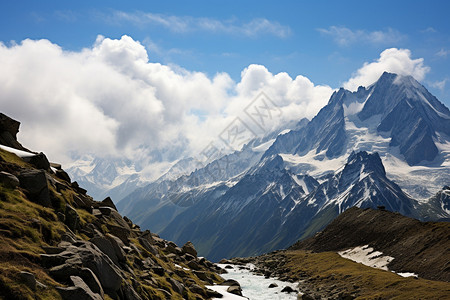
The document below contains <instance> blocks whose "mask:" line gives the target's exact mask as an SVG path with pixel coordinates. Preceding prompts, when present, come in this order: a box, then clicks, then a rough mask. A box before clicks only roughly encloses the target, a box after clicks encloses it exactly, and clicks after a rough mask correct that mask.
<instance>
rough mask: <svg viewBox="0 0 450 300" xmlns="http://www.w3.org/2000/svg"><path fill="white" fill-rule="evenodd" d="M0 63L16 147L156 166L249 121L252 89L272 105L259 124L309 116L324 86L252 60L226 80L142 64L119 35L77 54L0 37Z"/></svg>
mask: <svg viewBox="0 0 450 300" xmlns="http://www.w3.org/2000/svg"><path fill="white" fill-rule="evenodd" d="M0 65H1V66H2V72H0V94H1V95H2V97H1V98H0V105H1V107H2V112H4V113H6V114H8V115H10V116H11V117H13V118H16V119H18V120H20V121H21V122H22V127H21V132H20V133H19V138H20V140H21V141H22V142H23V144H24V145H26V146H27V147H29V148H31V149H34V150H36V151H43V152H45V153H47V154H48V156H49V157H50V159H51V160H53V161H59V162H63V163H64V162H66V163H68V162H70V161H71V160H72V159H73V157H76V156H77V155H82V154H86V153H91V154H94V155H96V156H100V157H110V156H123V157H127V158H131V159H136V158H139V159H140V160H141V159H143V160H145V159H147V160H148V161H151V162H158V163H161V162H167V161H172V160H175V159H177V158H179V157H180V156H182V155H185V156H187V155H191V156H195V155H196V154H197V153H199V152H200V151H201V150H202V149H203V148H204V147H205V146H206V145H207V144H208V143H210V142H212V141H216V140H218V136H219V134H220V133H221V132H222V131H223V130H224V128H226V126H227V125H229V124H230V122H232V121H233V120H234V119H235V118H236V117H240V118H242V120H244V121H245V122H250V120H246V119H245V115H244V114H243V109H244V108H245V107H247V106H248V105H249V104H250V103H252V100H253V99H254V97H255V96H256V95H258V93H260V92H261V91H264V92H265V93H266V94H267V95H268V96H269V97H270V99H271V100H272V101H273V103H274V104H275V105H276V106H277V107H278V108H279V110H280V111H281V114H280V115H279V116H278V117H277V118H274V119H273V120H271V121H270V122H271V123H270V124H269V126H268V127H267V128H265V130H270V129H273V128H276V127H277V126H278V125H280V124H282V123H284V122H289V121H293V120H299V119H300V118H302V117H309V118H311V117H313V116H314V115H315V114H316V113H317V112H318V110H319V109H320V108H321V107H322V106H323V105H325V104H326V102H327V100H328V98H329V96H330V95H331V93H332V91H333V90H332V88H330V87H328V86H317V85H314V84H313V83H312V82H311V81H310V80H309V79H308V78H306V77H303V76H297V77H296V78H291V77H290V76H289V75H288V74H287V73H279V74H272V73H271V72H270V71H269V70H267V69H266V68H265V67H264V66H261V65H250V66H248V67H247V68H246V69H245V70H243V71H242V74H241V80H240V81H239V82H234V81H233V80H232V79H231V78H230V76H229V75H228V74H226V73H218V74H216V75H215V76H213V77H208V76H207V75H206V74H204V73H201V72H190V71H188V70H185V69H183V68H181V67H174V66H167V65H162V64H159V63H150V62H149V60H148V53H147V50H146V49H145V47H144V46H143V45H142V44H141V43H140V42H138V41H135V40H133V39H132V38H131V37H129V36H123V37H122V38H120V39H109V38H105V37H102V36H99V37H98V38H97V40H96V41H95V43H94V44H93V46H92V47H89V48H86V49H83V50H81V51H77V52H71V51H66V50H63V49H62V48H61V47H59V46H58V45H56V44H54V43H51V42H50V41H48V40H28V39H27V40H24V41H22V42H21V43H20V44H13V45H5V44H2V43H0ZM255 131H256V129H255ZM262 133H264V132H262V131H261V130H260V132H258V134H262Z"/></svg>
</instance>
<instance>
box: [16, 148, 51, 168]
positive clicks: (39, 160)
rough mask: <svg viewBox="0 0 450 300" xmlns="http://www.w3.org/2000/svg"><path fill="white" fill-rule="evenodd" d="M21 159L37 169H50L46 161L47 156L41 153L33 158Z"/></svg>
mask: <svg viewBox="0 0 450 300" xmlns="http://www.w3.org/2000/svg"><path fill="white" fill-rule="evenodd" d="M22 159H23V160H24V161H26V162H27V163H29V164H32V165H33V166H35V167H36V168H38V169H42V170H48V169H50V162H49V161H48V159H47V156H45V154H44V153H42V152H41V153H39V154H36V155H33V156H27V157H23V158H22Z"/></svg>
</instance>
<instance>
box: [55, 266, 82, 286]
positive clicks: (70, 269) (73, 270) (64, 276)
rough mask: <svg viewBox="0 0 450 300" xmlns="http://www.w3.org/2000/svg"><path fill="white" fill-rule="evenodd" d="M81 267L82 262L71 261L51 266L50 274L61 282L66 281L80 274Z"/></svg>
mask: <svg viewBox="0 0 450 300" xmlns="http://www.w3.org/2000/svg"><path fill="white" fill-rule="evenodd" d="M80 268H81V264H76V263H70V262H69V263H64V264H62V265H59V266H55V267H52V268H50V270H49V272H48V273H49V274H50V276H52V278H54V279H56V280H58V281H60V282H65V281H68V279H69V277H70V276H72V275H79V273H80Z"/></svg>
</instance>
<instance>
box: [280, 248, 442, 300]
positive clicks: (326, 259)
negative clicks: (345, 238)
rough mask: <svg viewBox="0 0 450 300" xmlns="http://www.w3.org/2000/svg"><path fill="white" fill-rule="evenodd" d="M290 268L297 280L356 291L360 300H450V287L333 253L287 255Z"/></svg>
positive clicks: (295, 253)
mask: <svg viewBox="0 0 450 300" xmlns="http://www.w3.org/2000/svg"><path fill="white" fill-rule="evenodd" d="M285 254H286V255H287V257H288V261H289V262H288V264H287V267H289V268H290V269H291V272H290V273H292V274H293V275H294V276H295V275H298V274H302V273H303V274H304V273H306V274H307V276H309V277H311V278H312V284H313V285H314V286H317V287H319V288H320V287H323V288H326V287H330V286H333V285H336V287H337V288H339V289H340V290H347V291H350V292H352V291H357V290H358V295H359V297H358V298H357V299H449V297H450V296H449V295H450V283H448V282H442V281H431V280H425V279H414V278H412V277H409V278H403V277H401V276H399V275H396V274H394V273H392V272H389V271H383V270H379V269H374V268H371V267H367V266H365V265H362V264H359V263H355V262H353V261H350V260H348V259H344V258H341V257H340V256H339V255H338V254H337V253H334V252H323V253H310V252H306V251H301V250H297V251H288V252H286V253H285Z"/></svg>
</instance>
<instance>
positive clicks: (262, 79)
mask: <svg viewBox="0 0 450 300" xmlns="http://www.w3.org/2000/svg"><path fill="white" fill-rule="evenodd" d="M0 7H1V9H0V70H1V71H0V107H1V111H2V112H4V113H6V114H8V115H10V116H11V117H13V118H16V119H18V120H20V121H21V122H22V127H21V132H20V135H19V138H20V139H21V141H22V143H23V144H25V145H26V146H28V147H29V148H32V149H35V150H38V151H43V152H45V153H47V154H48V155H49V156H50V157H51V160H52V159H53V160H57V161H60V162H63V163H71V162H73V160H74V159H76V158H77V157H79V156H80V155H83V154H86V153H93V154H94V155H96V156H105V157H106V156H123V157H127V158H131V159H144V160H147V161H148V162H149V164H151V165H152V169H153V170H155V171H153V173H154V174H152V175H151V176H157V174H159V172H160V170H163V169H164V168H166V167H167V165H170V163H172V162H173V161H174V160H176V159H178V158H180V157H181V156H195V155H197V154H198V153H202V151H203V149H204V148H205V147H207V146H208V145H210V144H211V143H218V142H217V141H219V142H220V140H223V133H224V130H226V129H227V128H230V125H232V124H235V123H233V122H241V123H242V124H244V125H246V126H247V127H248V128H250V129H251V130H250V132H252V133H254V134H255V135H260V134H264V133H267V132H269V131H270V130H273V129H275V128H278V127H279V126H282V125H283V124H287V123H289V122H295V121H296V120H300V119H301V118H303V117H306V118H309V119H311V118H312V117H314V115H315V114H316V113H317V112H318V111H319V109H320V108H321V107H323V106H324V105H325V104H326V103H327V101H328V99H329V97H330V95H331V94H332V92H333V91H334V90H336V89H338V88H339V87H341V86H344V87H345V88H348V89H353V90H354V89H356V88H357V87H358V86H359V85H364V86H367V85H370V84H371V83H373V82H374V81H376V80H377V78H378V77H379V76H380V75H381V73H382V72H383V71H390V72H396V73H399V74H402V75H413V76H414V77H415V78H416V79H417V80H419V81H420V82H421V83H422V84H424V85H425V86H426V88H427V89H429V90H430V91H431V92H432V93H433V94H434V95H435V96H436V97H437V98H438V99H439V100H440V101H442V102H443V103H444V104H445V105H446V106H447V107H448V106H450V73H449V70H450V21H449V20H448V16H447V13H448V11H450V4H449V2H448V1H372V2H369V1H276V2H275V1H239V2H237V1H3V2H2V3H1V4H0ZM261 92H264V95H265V96H267V98H268V99H269V100H270V101H269V102H270V103H271V105H273V106H274V107H276V108H277V112H279V114H278V115H277V116H276V117H275V116H274V117H273V118H272V120H271V123H270V124H266V125H267V126H266V127H264V126H263V127H261V126H255V125H254V124H253V123H252V124H253V125H249V124H250V123H251V121H252V120H251V119H250V118H248V114H246V113H245V109H246V108H248V107H249V105H251V103H256V102H254V101H260V100H258V95H260V93H261ZM252 101H253V102H252ZM43 133H44V134H43ZM222 146H223V145H222ZM232 146H235V145H232Z"/></svg>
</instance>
